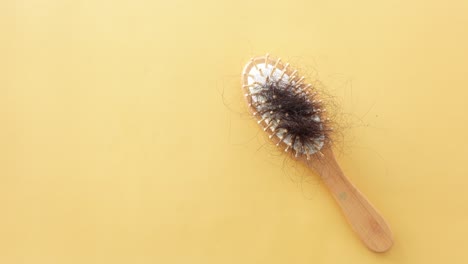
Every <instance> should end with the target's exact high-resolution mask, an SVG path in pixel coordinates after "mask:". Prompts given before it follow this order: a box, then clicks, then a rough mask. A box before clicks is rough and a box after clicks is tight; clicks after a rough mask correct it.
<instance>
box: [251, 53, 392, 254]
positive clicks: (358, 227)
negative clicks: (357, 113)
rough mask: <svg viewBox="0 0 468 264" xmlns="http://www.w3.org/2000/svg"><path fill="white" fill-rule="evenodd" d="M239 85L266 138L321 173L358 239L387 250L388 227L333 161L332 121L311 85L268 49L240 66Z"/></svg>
mask: <svg viewBox="0 0 468 264" xmlns="http://www.w3.org/2000/svg"><path fill="white" fill-rule="evenodd" d="M242 89H243V92H244V95H245V98H246V100H247V103H248V105H249V110H250V112H251V113H252V115H254V116H255V117H256V119H257V122H258V123H259V124H260V125H261V126H262V128H263V130H264V131H266V132H267V133H268V134H269V138H270V139H271V140H272V141H273V142H274V143H275V144H276V145H277V146H281V147H282V148H284V151H285V152H289V153H291V154H292V155H293V156H294V157H295V158H297V159H299V160H301V161H303V162H305V164H306V165H307V166H308V167H309V168H311V169H312V170H314V171H315V172H317V173H318V174H319V175H320V176H321V178H322V179H323V181H324V182H325V185H326V186H327V187H328V188H329V190H330V192H331V193H332V195H333V196H334V198H335V200H336V201H337V202H338V204H339V205H340V206H341V209H342V211H343V213H344V215H345V216H346V218H347V220H348V222H349V223H350V224H351V227H352V228H353V230H354V231H355V232H356V233H357V234H358V236H359V237H360V238H361V240H362V241H363V242H364V243H365V244H366V245H367V246H368V247H369V248H370V249H371V250H373V251H376V252H384V251H386V250H388V249H389V248H390V247H391V246H392V244H393V239H392V233H391V231H390V228H389V227H388V225H387V223H386V222H385V220H384V219H383V217H382V216H381V215H380V214H379V213H378V212H377V210H376V209H375V208H374V207H373V206H372V205H371V204H370V203H369V202H368V201H367V199H366V198H365V197H364V196H363V195H362V194H361V193H360V192H359V191H358V190H357V189H356V187H354V186H353V185H352V184H351V182H350V181H349V180H348V179H347V178H346V177H345V175H344V174H343V172H342V171H341V169H340V167H339V165H338V163H337V162H336V159H335V156H334V154H333V151H332V149H331V139H330V133H331V131H332V129H331V127H330V125H329V123H330V122H329V119H328V118H327V117H326V116H325V109H324V106H323V105H322V101H321V100H320V99H319V96H320V95H319V94H317V92H316V91H314V87H312V85H310V84H306V83H305V78H304V77H299V74H298V71H297V70H295V69H292V68H291V67H290V65H289V64H288V63H287V64H283V63H282V62H281V59H273V58H271V57H270V56H269V55H268V54H267V55H266V56H261V57H256V58H252V59H251V60H250V62H249V63H247V65H246V66H245V67H244V70H243V73H242Z"/></svg>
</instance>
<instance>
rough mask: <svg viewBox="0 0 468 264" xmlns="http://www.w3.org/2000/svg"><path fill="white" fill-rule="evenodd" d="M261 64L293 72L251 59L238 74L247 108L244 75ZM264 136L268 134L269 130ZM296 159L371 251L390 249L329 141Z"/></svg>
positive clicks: (380, 221)
mask: <svg viewBox="0 0 468 264" xmlns="http://www.w3.org/2000/svg"><path fill="white" fill-rule="evenodd" d="M261 63H266V64H270V65H275V68H277V69H279V70H280V71H283V70H285V73H286V74H291V72H292V71H293V69H292V68H291V67H289V68H287V67H286V66H285V64H283V62H281V61H279V60H276V59H273V58H271V57H269V56H268V55H267V56H259V57H255V58H252V59H251V61H250V62H249V63H247V65H246V66H245V67H244V70H243V72H242V91H243V93H244V94H245V95H246V96H245V99H246V102H247V104H248V105H249V106H250V103H252V102H251V98H250V96H248V94H249V90H248V88H247V86H248V72H250V70H251V69H252V68H253V67H256V65H257V64H261ZM249 111H250V113H251V114H253V113H254V112H255V109H253V107H252V106H250V107H249ZM255 117H256V119H257V121H258V120H260V117H259V116H258V115H256V116H255ZM266 133H268V134H270V135H271V133H270V130H268V131H267V132H266ZM270 139H271V140H272V142H273V143H275V144H277V143H278V144H279V146H280V148H285V147H287V145H286V144H285V143H284V142H281V141H280V140H279V139H278V137H270ZM289 154H290V156H291V158H294V155H291V153H289ZM298 160H301V161H302V162H304V163H305V164H306V165H307V166H308V167H309V168H311V169H312V170H313V171H315V172H316V173H318V174H319V175H320V176H321V178H322V179H323V181H324V183H325V185H326V186H327V187H328V189H329V190H330V192H331V193H332V195H333V197H334V198H335V200H336V201H337V203H338V204H339V205H340V207H341V209H342V211H343V213H344V215H345V217H346V219H347V220H348V222H349V223H350V225H351V227H352V228H353V230H354V231H355V232H356V233H357V235H358V236H359V237H360V239H361V240H362V241H363V242H364V244H366V246H367V247H368V248H369V249H371V250H373V251H375V252H385V251H387V250H389V249H390V248H391V247H392V245H393V235H392V232H391V230H390V228H389V226H388V224H387V223H386V222H385V220H384V218H383V217H382V216H381V215H380V213H378V211H377V210H376V209H375V208H374V206H372V204H371V203H370V202H369V201H368V200H367V199H366V198H365V197H364V196H363V195H362V194H361V192H360V191H359V190H357V189H356V187H355V186H354V185H353V184H352V183H351V182H350V181H349V180H348V179H347V178H346V176H345V175H344V174H343V172H342V170H341V168H340V166H339V165H338V163H337V161H336V159H335V155H334V154H333V151H332V149H331V143H330V142H327V143H326V144H325V146H324V147H323V148H322V149H321V151H320V153H316V154H314V155H312V156H311V159H310V160H307V159H306V158H305V157H300V158H298Z"/></svg>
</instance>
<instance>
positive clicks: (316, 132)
mask: <svg viewBox="0 0 468 264" xmlns="http://www.w3.org/2000/svg"><path fill="white" fill-rule="evenodd" d="M263 60H264V61H265V62H267V63H263V64H262V63H257V64H254V65H253V66H250V68H249V67H248V66H247V67H246V69H245V70H244V74H247V75H248V76H249V80H250V81H247V84H245V85H244V87H245V88H247V89H246V92H247V93H246V96H247V97H248V101H249V105H250V107H251V110H252V111H253V112H254V115H256V116H257V117H258V119H259V120H258V123H259V124H261V125H262V126H263V127H264V130H265V131H267V130H269V132H270V138H275V139H276V141H277V145H285V151H288V150H289V149H291V150H292V151H293V152H294V153H295V156H296V157H299V156H302V155H304V156H306V157H307V158H309V157H310V155H312V154H315V153H320V149H321V148H322V147H323V146H324V144H325V143H326V141H328V139H329V132H330V130H331V129H330V128H329V126H328V118H325V117H324V112H325V110H324V109H323V107H322V102H321V100H318V95H317V93H316V92H314V88H313V87H312V85H310V84H308V85H306V84H303V83H302V81H303V80H304V78H303V77H302V78H300V79H297V75H295V74H296V73H297V71H293V72H292V73H291V71H289V72H288V71H287V68H288V64H286V66H284V67H283V66H282V65H281V64H279V63H278V62H276V63H275V64H273V63H272V62H270V63H268V58H264V59H263ZM252 63H253V62H252ZM247 70H248V72H247Z"/></svg>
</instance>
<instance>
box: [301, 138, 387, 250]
mask: <svg viewBox="0 0 468 264" xmlns="http://www.w3.org/2000/svg"><path fill="white" fill-rule="evenodd" d="M322 153H323V154H324V156H323V157H320V158H319V157H317V156H316V157H314V158H313V159H311V160H305V159H303V160H304V161H305V163H306V164H307V166H308V167H310V168H311V169H313V170H314V171H315V172H317V173H318V174H319V175H320V176H321V178H322V180H323V182H324V183H325V185H326V186H327V187H328V189H329V190H330V192H331V194H332V195H333V197H334V198H335V200H336V202H337V203H338V205H339V206H340V207H341V209H342V211H343V214H344V215H345V217H346V219H347V220H348V222H349V223H350V225H351V227H352V228H353V230H354V231H355V232H356V233H357V235H358V236H359V238H360V239H361V240H362V241H363V242H364V244H366V246H367V247H368V248H369V249H371V250H373V251H375V252H385V251H387V250H389V249H390V248H391V247H392V245H393V235H392V232H391V230H390V227H389V226H388V224H387V223H386V222H385V220H384V218H383V217H382V216H381V214H380V213H379V212H378V211H377V210H376V209H375V207H374V206H372V204H371V203H370V202H369V201H368V200H367V199H366V198H365V197H364V196H363V195H362V193H361V192H360V191H359V190H358V189H356V187H354V185H353V184H352V183H351V182H350V181H349V180H348V179H347V178H346V176H345V175H344V174H343V172H342V170H341V168H340V166H339V165H338V163H337V162H336V159H335V155H334V154H333V151H332V150H331V148H330V147H328V146H326V147H324V148H323V149H322Z"/></svg>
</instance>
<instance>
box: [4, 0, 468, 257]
mask: <svg viewBox="0 0 468 264" xmlns="http://www.w3.org/2000/svg"><path fill="white" fill-rule="evenodd" d="M467 14H468V2H466V1H335V0H332V1H294V0H293V1H250V0H248V1H247V0H236V1H218V0H212V1H207V0H202V1H179V0H175V1H174V0H167V1H161V0H159V1H134V0H128V1H110V0H109V1H94V0H93V1H92V0H86V1H71V0H69V1H59V0H55V1H54V0H51V1H41V0H35V1H33V0H31V1H7V0H5V1H1V3H0V122H1V123H0V124H1V127H0V212H1V216H0V263H5V264H10V263H11V264H15V263H361V264H365V263H468V256H467V254H468V253H467V251H466V249H467V247H468V242H467V237H468V227H467V224H468V195H467V192H468V191H467V187H468V170H467V166H466V165H467V162H468V160H467V159H468V147H467V146H468V145H467V140H466V137H467V134H468V115H467V113H468V106H467V97H468V48H467V47H468V16H467ZM266 52H269V53H270V54H272V55H275V56H281V57H282V58H283V59H285V60H287V61H291V62H293V63H294V65H296V66H298V67H300V68H301V69H303V70H304V72H305V73H306V74H308V76H318V77H319V78H320V80H321V81H322V83H323V84H324V86H325V87H327V89H328V91H329V93H330V94H332V95H333V96H335V98H336V101H337V102H338V103H339V104H340V105H341V107H342V113H343V114H344V116H345V118H346V121H345V122H346V124H345V125H344V126H345V128H346V129H345V130H344V131H343V132H344V133H343V134H344V136H343V138H342V139H343V140H340V142H339V144H338V145H339V151H338V152H339V153H340V154H339V160H340V163H341V164H342V167H343V169H344V171H345V172H346V173H347V174H348V175H349V177H350V178H351V180H352V181H353V182H354V183H355V184H356V185H357V186H358V187H359V188H360V189H361V190H362V191H363V192H364V193H365V194H366V196H367V197H368V198H369V199H370V200H371V201H372V202H373V203H374V204H375V205H376V206H377V207H378V208H379V210H380V211H381V212H382V214H383V215H384V216H385V218H386V219H387V220H388V222H389V223H390V225H391V227H392V230H393V232H394V236H395V245H394V247H393V248H392V249H391V251H389V252H388V253H386V254H375V253H372V252H370V251H368V250H367V249H366V247H365V246H364V245H363V244H362V243H361V242H360V241H359V239H358V238H357V237H356V236H355V235H354V234H353V232H352V231H351V229H350V228H349V226H348V225H347V224H346V222H345V219H344V217H343V216H342V215H341V213H340V211H339V208H338V207H337V206H336V205H335V203H334V201H333V199H332V198H331V197H330V195H329V194H328V193H327V191H326V189H325V188H324V186H323V185H322V184H320V181H319V179H318V177H317V176H315V175H313V174H312V173H309V172H307V171H306V170H304V169H303V167H301V166H299V165H297V164H295V163H294V162H293V161H290V160H287V159H285V157H284V156H281V154H280V152H279V151H277V150H276V149H275V148H274V147H273V146H270V144H269V143H268V142H267V141H266V140H265V138H264V136H263V134H262V133H260V132H259V129H258V127H257V125H256V124H255V122H254V121H253V120H252V119H251V118H249V116H248V115H247V110H246V106H245V105H244V102H243V101H242V96H241V92H240V73H241V70H242V67H243V65H244V63H245V62H246V61H247V60H248V59H249V58H250V57H251V56H255V55H263V54H265V53H266Z"/></svg>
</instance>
